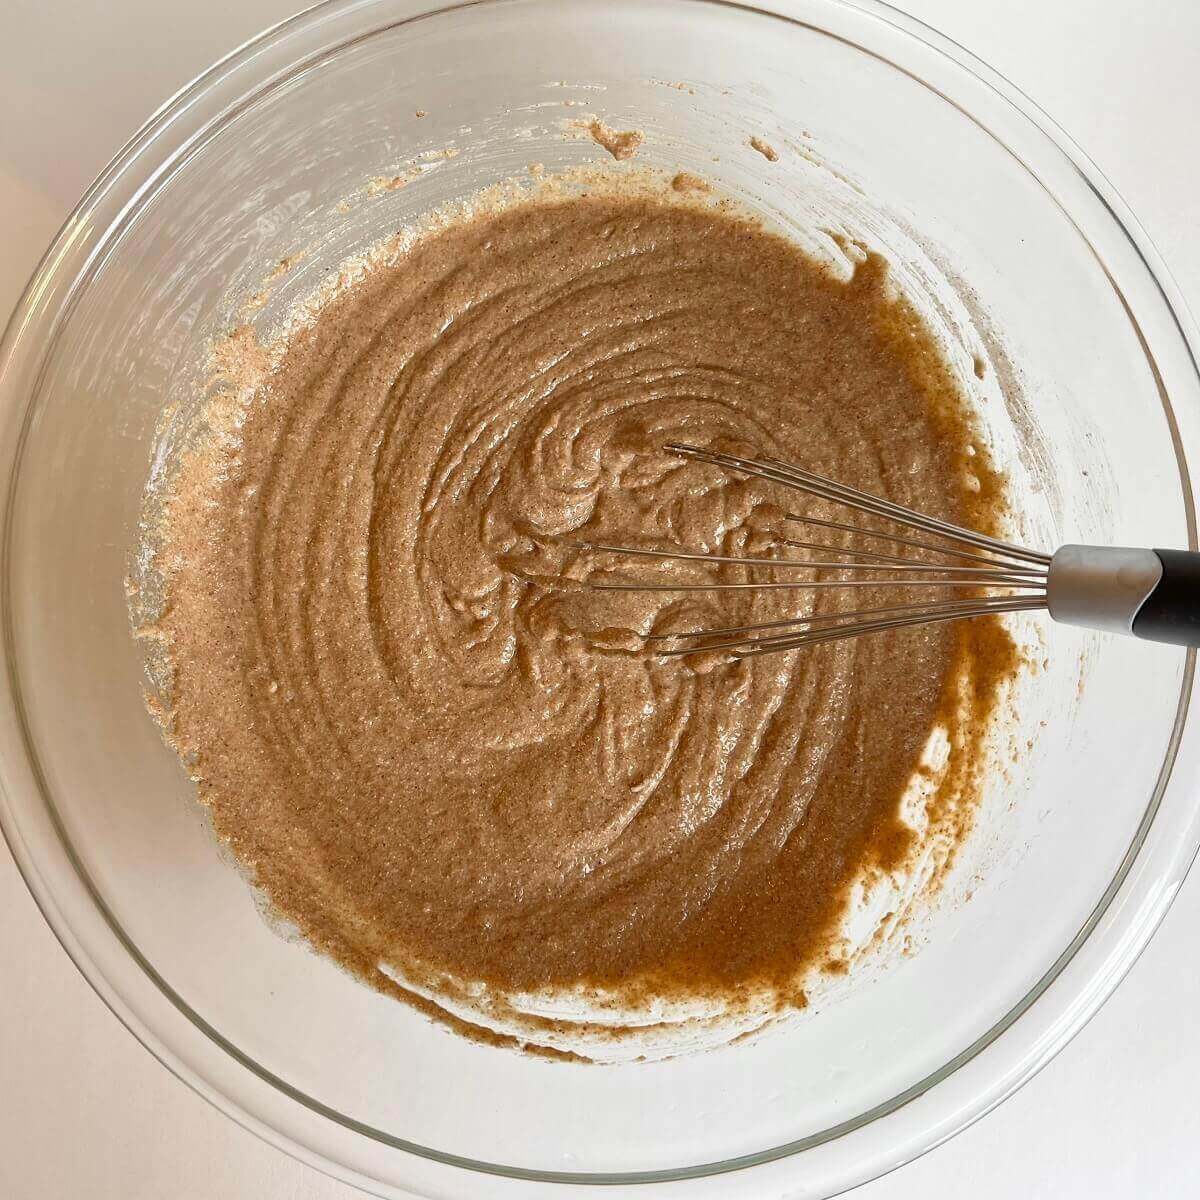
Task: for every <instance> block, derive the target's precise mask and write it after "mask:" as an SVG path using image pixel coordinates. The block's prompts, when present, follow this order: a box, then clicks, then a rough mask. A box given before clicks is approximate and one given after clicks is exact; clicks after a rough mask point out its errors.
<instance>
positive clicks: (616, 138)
mask: <svg viewBox="0 0 1200 1200" xmlns="http://www.w3.org/2000/svg"><path fill="white" fill-rule="evenodd" d="M587 129H588V132H589V133H590V134H591V135H592V141H594V142H595V143H596V145H598V146H603V147H604V149H605V150H607V151H608V152H609V154H611V155H612V156H613V158H615V159H616V160H617V161H618V162H623V161H624V160H625V159H627V158H632V157H633V156H634V155H635V154H636V153H637V152H638V147H639V146H641V144H642V143H643V142H644V141H645V140H646V135H645V134H644V133H642V131H641V130H640V129H626V130H617V129H611V128H609V126H607V125H605V123H604V122H603V121H601V120H600V119H599V118H597V119H596V120H594V121H591V122H589V124H588V127H587Z"/></svg>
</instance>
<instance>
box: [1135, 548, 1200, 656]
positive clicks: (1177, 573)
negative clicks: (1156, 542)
mask: <svg viewBox="0 0 1200 1200" xmlns="http://www.w3.org/2000/svg"><path fill="white" fill-rule="evenodd" d="M1154 553H1155V555H1156V556H1157V558H1158V560H1159V562H1161V563H1162V577H1161V578H1160V579H1159V581H1158V583H1157V584H1156V585H1155V587H1154V590H1153V591H1152V592H1151V593H1150V595H1149V596H1147V597H1146V600H1145V603H1144V604H1143V605H1142V606H1141V608H1139V609H1138V611H1137V616H1135V617H1134V619H1133V636H1134V637H1140V638H1146V639H1147V640H1148V641H1151V642H1170V643H1171V644H1172V645H1173V646H1200V554H1197V553H1196V552H1195V551H1194V550H1155V551H1154Z"/></svg>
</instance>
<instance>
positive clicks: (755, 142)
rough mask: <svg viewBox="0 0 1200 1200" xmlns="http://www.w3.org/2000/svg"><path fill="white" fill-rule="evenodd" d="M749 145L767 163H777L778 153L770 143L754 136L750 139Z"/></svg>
mask: <svg viewBox="0 0 1200 1200" xmlns="http://www.w3.org/2000/svg"><path fill="white" fill-rule="evenodd" d="M750 145H751V146H752V147H753V148H754V149H755V150H757V151H758V152H759V154H761V155H762V156H763V158H765V159H766V160H767V162H778V161H779V151H778V150H776V149H775V147H774V146H772V145H771V143H770V142H768V141H764V140H763V139H762V138H760V137H757V136H755V137H752V138H751V139H750Z"/></svg>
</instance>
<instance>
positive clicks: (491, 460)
mask: <svg viewBox="0 0 1200 1200" xmlns="http://www.w3.org/2000/svg"><path fill="white" fill-rule="evenodd" d="M848 249H849V252H850V253H851V254H852V255H854V256H855V257H857V258H858V259H859V260H861V261H859V264H858V266H857V269H856V270H855V271H854V275H853V279H852V280H851V281H850V282H848V283H847V282H839V281H838V280H836V279H834V278H833V277H832V276H831V275H830V274H829V273H827V272H825V271H823V270H822V269H821V268H820V267H818V266H817V265H816V264H814V263H813V262H811V261H810V260H808V259H807V258H806V257H805V256H804V255H803V254H802V253H800V251H799V250H798V249H796V248H795V247H794V246H793V245H792V244H791V243H789V242H788V241H786V240H785V239H783V238H782V237H780V236H777V235H775V234H773V233H770V232H767V231H765V230H764V229H762V228H760V227H759V226H757V225H755V224H753V223H752V222H750V221H748V220H746V219H743V218H741V217H739V216H737V215H735V214H733V213H731V212H729V211H728V210H727V209H726V208H724V207H722V206H721V205H720V204H719V203H716V202H714V201H712V200H710V199H708V198H707V197H705V196H704V195H703V193H702V192H698V191H695V192H693V191H691V190H689V196H687V197H679V196H678V195H675V194H673V193H671V192H670V189H669V187H668V188H666V189H665V190H664V195H663V196H662V197H661V198H654V197H649V196H646V195H641V196H621V195H616V194H604V193H603V192H597V193H596V194H592V195H582V196H575V197H571V198H564V197H562V196H559V197H558V198H551V199H543V200H530V201H528V202H525V203H519V204H516V205H510V206H508V207H503V208H501V209H500V210H499V211H485V212H482V213H480V214H478V215H476V216H474V217H473V218H471V219H464V220H462V221H459V222H455V223H450V224H449V225H446V226H444V227H442V228H440V229H437V230H434V231H433V232H430V233H427V234H426V235H425V236H423V237H419V238H417V239H416V240H415V241H414V243H413V244H412V246H411V247H410V248H409V249H408V250H407V251H406V252H405V253H404V254H403V255H402V256H400V258H399V259H398V261H395V262H393V263H391V264H389V265H383V266H379V267H377V268H375V269H373V270H369V271H367V272H366V273H365V274H363V275H362V277H361V278H358V279H357V281H353V282H350V283H349V284H348V285H347V286H345V287H344V288H342V289H341V290H340V291H338V292H337V293H336V294H335V295H334V296H333V297H332V299H330V300H329V301H328V302H327V303H325V304H324V305H323V306H322V307H321V309H320V311H319V313H318V314H317V315H316V317H315V319H314V320H313V321H311V322H310V323H308V324H305V325H303V326H302V327H300V328H299V329H298V331H296V332H294V333H293V334H292V335H291V337H290V339H289V341H288V342H287V344H286V346H285V347H283V348H282V350H281V352H280V353H279V355H278V356H277V358H276V359H275V360H272V361H271V363H270V365H268V358H267V355H266V353H265V351H262V350H261V349H260V348H258V347H257V346H256V344H255V343H254V342H253V339H252V338H251V337H250V336H249V334H248V333H243V334H240V335H238V336H236V337H235V338H234V339H233V341H232V343H231V347H227V348H226V353H227V354H233V355H234V356H235V357H236V358H237V359H238V364H237V365H238V366H239V369H243V370H244V369H246V368H247V366H250V367H252V368H253V369H254V370H256V371H258V372H259V377H258V381H257V384H256V385H255V386H254V387H252V388H250V389H247V391H246V393H245V398H244V399H243V400H242V401H240V402H238V403H232V402H231V401H230V399H229V397H228V396H226V397H224V398H219V399H218V400H217V401H215V402H214V403H213V405H212V406H211V407H210V409H209V411H208V412H207V413H206V420H207V423H208V426H209V429H210V432H209V433H207V434H206V435H205V436H202V437H201V438H200V439H199V440H198V442H197V443H196V444H195V446H194V447H193V449H192V450H191V451H190V452H189V453H187V454H186V455H185V456H184V457H183V458H182V461H181V462H180V464H179V466H178V469H177V470H176V472H175V474H174V477H173V481H172V484H171V488H170V492H169V495H168V502H167V507H166V517H165V520H164V522H163V525H162V528H161V531H160V536H161V547H160V561H161V562H162V564H163V575H164V582H165V595H166V600H167V602H166V605H165V607H164V611H163V614H162V616H161V619H160V620H159V622H158V623H157V625H156V627H155V629H154V631H153V632H154V633H155V634H156V635H157V636H158V637H160V638H161V639H162V640H163V645H164V646H165V650H166V655H167V658H168V660H169V662H170V664H171V670H172V679H171V687H170V707H171V711H170V714H169V716H168V717H167V720H166V723H167V728H168V732H169V735H170V737H171V739H172V741H173V743H174V745H175V746H176V747H177V748H178V750H179V751H180V753H181V755H182V756H183V757H184V760H185V762H186V763H187V765H188V769H189V771H190V772H191V773H192V775H193V777H194V778H195V780H196V782H197V784H198V787H199V794H200V796H201V798H202V800H203V801H204V802H205V803H206V804H207V805H208V806H209V807H210V809H211V812H212V817H213V821H214V823H215V826H216V829H217V830H218V832H219V834H220V835H221V836H222V837H223V838H224V839H225V840H226V841H227V842H228V844H229V845H230V846H231V847H232V849H233V851H234V853H235V854H236V856H237V857H238V859H239V860H240V861H241V862H242V863H243V864H244V865H245V866H246V868H247V869H248V871H249V872H250V874H251V875H252V877H253V879H254V881H255V882H256V883H257V885H258V886H259V887H260V888H262V889H263V890H264V891H265V894H266V896H267V897H268V898H269V899H270V901H271V903H272V905H273V906H274V907H275V909H276V910H277V911H278V912H279V914H281V915H282V916H283V917H285V918H287V919H288V920H289V921H291V922H294V923H295V924H296V925H297V926H298V927H299V928H300V930H301V931H302V932H303V933H304V934H305V935H306V936H307V937H308V938H309V939H310V941H311V942H313V943H314V944H315V945H316V946H317V947H319V948H321V949H322V950H324V951H325V952H327V953H329V954H332V955H334V956H336V957H337V958H338V959H339V960H340V961H341V962H343V963H344V964H346V965H348V966H349V967H351V968H352V969H354V970H355V971H357V972H358V973H360V974H361V975H363V976H364V977H365V978H367V979H368V980H370V981H371V982H372V983H374V984H375V985H376V986H380V987H383V988H385V989H389V990H393V991H396V992H397V994H404V995H405V996H406V998H409V999H414V998H415V997H416V995H417V994H418V993H419V994H420V995H421V996H424V997H426V998H427V999H426V1000H425V1001H420V1000H418V1001H417V1002H418V1003H424V1004H426V1006H427V1007H429V1008H431V1010H433V1011H436V1012H437V1013H438V1014H439V1015H442V1016H445V1015H446V1012H445V1010H446V1008H447V1005H446V1003H445V1001H446V998H447V997H457V998H458V999H459V1000H462V998H463V997H475V998H476V1000H478V998H479V997H481V996H487V997H489V998H490V999H488V1001H487V1003H488V1004H491V1005H493V1006H503V1005H504V1004H506V1003H507V1002H508V1000H509V999H511V998H512V997H514V996H517V995H520V994H523V993H529V992H535V993H543V994H548V993H553V992H555V991H556V990H558V991H561V990H564V989H566V990H572V989H573V990H574V991H575V992H579V991H581V990H582V991H584V992H587V991H589V990H590V991H592V992H594V993H595V994H598V995H599V994H602V995H603V996H605V997H606V998H607V1000H606V1002H611V1001H612V999H613V998H614V997H617V998H619V999H620V1000H621V1002H622V1003H624V1004H627V1005H630V1006H634V1007H636V1006H637V1005H639V1004H643V1005H644V1004H647V1003H649V1002H651V1001H653V1000H654V998H660V999H666V1000H668V1001H669V1000H670V999H671V998H679V997H696V996H704V997H719V998H721V999H722V1002H723V1003H726V1004H730V1003H733V1004H736V1003H738V1002H739V998H747V997H750V996H755V997H758V998H759V1000H760V1001H761V998H762V997H763V996H764V995H765V996H769V997H770V998H771V1003H772V1004H773V1005H775V1006H776V1007H787V1006H789V1005H793V1006H794V1005H802V1004H803V1003H804V995H803V988H802V981H803V979H804V976H805V972H806V971H809V970H811V969H813V968H814V967H820V966H821V965H822V964H825V963H827V956H828V954H829V947H830V942H831V939H832V938H833V937H834V936H835V933H836V929H837V925H838V922H839V920H840V918H841V917H842V915H843V914H844V912H845V911H846V906H847V899H848V891H849V888H850V886H851V884H852V883H853V881H854V880H855V879H856V878H859V877H860V876H861V875H862V873H863V872H864V871H870V870H872V869H885V870H886V869H888V868H890V867H894V866H896V865H897V864H900V863H902V862H903V861H904V860H905V857H906V855H907V854H908V853H909V852H910V851H911V850H912V849H913V847H914V844H915V839H916V834H915V833H914V831H913V827H912V824H911V822H910V821H907V820H903V819H902V818H901V809H900V802H901V797H902V795H903V794H904V793H905V789H906V788H907V787H909V785H910V782H911V781H912V779H913V778H914V774H919V767H920V759H921V755H922V752H923V750H924V748H925V746H926V744H927V742H928V741H929V739H930V736H931V731H933V730H934V728H935V727H939V726H940V727H942V728H944V729H945V731H946V734H947V737H948V740H949V744H950V765H949V767H948V769H947V770H946V772H944V773H943V775H942V776H941V777H940V779H941V786H940V788H939V789H937V790H935V792H934V794H932V795H931V796H929V797H928V798H927V802H926V812H925V815H924V818H923V819H924V820H926V821H927V822H928V827H929V828H930V829H937V830H941V831H943V832H944V831H945V830H951V831H952V834H953V835H956V834H957V832H961V830H962V829H963V828H965V825H966V823H967V822H968V819H969V807H970V787H971V785H970V770H971V764H972V762H973V759H974V755H975V751H976V750H977V743H978V739H979V738H981V737H982V734H983V730H984V728H985V726H986V722H987V717H988V715H989V713H990V710H991V706H992V704H993V703H994V698H995V694H996V686H997V684H998V683H999V682H1000V681H1001V680H1003V679H1004V678H1005V677H1006V676H1007V674H1008V673H1010V672H1011V670H1012V665H1013V662H1012V651H1011V646H1010V644H1009V642H1008V640H1007V638H1006V636H1005V635H1004V633H1003V631H1002V630H1001V629H1000V627H999V626H998V625H996V624H994V623H992V622H980V623H974V624H965V625H962V626H958V627H953V626H940V627H930V628H926V629H917V630H908V631H900V632H893V633H889V634H884V635H877V636H872V637H868V638H865V639H860V640H856V641H842V642H836V643H831V644H828V645H824V646H820V647H816V648H812V649H808V650H805V651H799V652H795V651H793V652H790V653H785V654H778V655H767V656H762V657H758V658H751V659H747V660H742V661H738V662H721V661H716V662H714V661H708V660H695V659H690V658H674V659H664V658H658V657H655V656H654V655H653V653H652V652H651V651H650V650H648V649H647V647H646V646H645V645H644V643H643V636H644V635H645V634H647V633H651V632H665V631H669V630H672V629H678V630H685V629H692V628H701V627H706V626H707V627H717V626H722V625H733V624H742V623H744V622H749V621H756V620H770V619H773V618H775V617H780V616H787V615H795V614H798V613H801V612H804V611H807V610H809V609H811V608H812V607H813V606H814V605H816V606H818V607H824V608H829V607H836V606H837V605H838V604H842V605H843V606H847V607H848V606H850V604H851V602H850V601H848V600H844V599H842V600H839V599H838V594H837V593H836V592H835V593H829V592H826V593H820V594H819V599H818V600H816V601H814V600H813V598H812V593H806V592H804V591H802V590H796V591H791V590H782V589H780V590H773V591H766V592H750V591H747V592H736V593H720V592H702V591H694V592H682V593H671V592H647V593H634V592H596V591H592V590H589V589H588V588H587V587H586V586H584V585H585V583H586V582H587V581H589V580H590V581H597V580H600V579H607V580H614V579H615V580H634V579H642V580H647V581H654V582H664V581H679V582H704V581H706V580H707V581H711V580H715V579H723V580H729V581H732V580H736V579H743V580H744V579H748V578H756V579H767V578H772V577H773V576H772V574H771V572H770V571H769V570H768V571H766V572H762V571H760V572H759V573H758V574H757V575H755V576H753V577H752V576H750V575H748V574H747V573H746V572H745V570H744V569H741V568H736V567H724V568H720V569H713V568H710V567H706V566H704V565H703V564H695V563H681V562H656V561H650V560H647V562H646V563H644V564H643V563H641V562H636V563H632V564H631V562H630V561H629V560H617V559H615V558H614V557H613V556H606V555H603V554H601V553H597V552H594V551H590V550H587V549H584V548H581V547H580V546H579V545H578V544H577V543H578V542H581V541H595V542H619V543H622V544H625V545H639V546H646V547H656V548H683V549H687V550H693V551H709V552H714V553H721V554H736V553H742V552H749V553H755V554H762V553H780V554H785V555H790V556H792V557H795V556H797V552H795V551H788V550H787V549H786V547H782V546H780V539H782V538H787V537H803V536H807V535H806V534H803V533H800V532H798V529H797V527H795V526H791V527H789V526H788V525H787V523H786V522H785V521H784V520H783V518H784V516H785V513H786V512H788V511H791V512H796V511H803V512H809V513H815V514H817V515H822V514H823V515H827V516H833V515H839V514H836V513H835V512H834V511H833V510H830V509H823V508H821V506H820V505H819V504H816V502H813V501H811V500H810V501H805V500H804V499H803V498H799V497H794V496H792V495H789V494H788V493H786V492H783V491H781V490H780V489H779V488H777V487H774V486H773V485H771V484H769V483H765V482H763V481H756V480H747V479H743V478H739V477H737V476H735V475H732V474H727V473H725V472H723V471H721V470H720V469H717V468H714V467H712V466H708V465H705V464H702V463H697V462H692V461H684V460H682V459H679V458H677V457H672V456H670V455H667V454H665V453H663V451H662V446H663V445H664V443H667V442H671V441H686V442H689V443H692V444H696V445H701V446H710V447H713V448H717V449H721V450H726V451H730V452H734V453H740V454H750V455H757V456H775V457H778V458H781V459H785V460H788V461H791V462H794V463H797V464H800V465H803V466H805V467H807V468H809V469H812V470H815V471H818V472H821V473H823V474H827V475H831V476H834V477H836V478H839V479H842V480H844V481H846V482H848V483H851V484H853V485H856V486H859V487H862V488H866V489H869V490H871V491H874V492H879V493H882V494H884V495H887V496H889V497H891V498H893V499H895V500H898V501H900V502H901V503H904V504H908V505H912V506H914V507H918V508H921V509H924V510H927V511H930V512H932V513H935V514H938V515H941V516H945V517H947V518H949V519H952V520H955V521H964V522H970V523H973V524H975V525H976V526H978V527H981V528H983V529H985V530H988V529H992V528H994V527H995V524H996V521H997V519H998V511H999V506H1000V499H999V498H1000V484H999V480H998V479H997V477H996V476H995V474H994V473H993V472H992V470H991V468H990V467H989V465H988V460H987V455H986V452H985V451H984V450H982V449H980V448H977V447H973V446H972V445H971V439H972V432H971V426H970V422H969V420H968V418H967V414H966V407H965V404H964V402H963V400H962V397H961V396H960V394H959V392H958V390H957V388H956V386H955V384H954V383H953V381H952V379H951V376H950V374H949V372H948V371H947V369H946V368H945V367H944V366H943V365H942V360H941V358H940V357H939V355H938V353H937V352H936V349H935V348H934V347H933V346H932V345H931V344H930V342H929V339H928V337H927V335H925V333H924V331H923V329H922V328H921V326H920V325H919V324H918V323H917V322H916V321H915V320H914V318H913V317H912V315H911V314H910V313H909V311H908V309H907V308H906V307H905V306H904V305H903V304H902V303H901V302H900V301H898V300H896V299H894V298H891V297H890V292H889V289H888V287H887V266H886V264H885V263H884V262H883V261H882V260H880V259H878V258H876V257H872V256H868V255H864V254H861V253H858V252H857V251H856V250H855V248H853V247H849V248H848ZM797 506H800V507H799V508H798V507H797ZM784 577H787V578H794V577H795V576H794V575H788V576H783V575H780V576H779V578H784ZM868 590H869V591H871V592H874V589H868ZM895 597H896V593H895V592H894V591H892V592H891V593H890V596H887V595H886V594H885V591H884V589H880V591H879V594H878V595H874V594H873V595H871V596H870V597H869V598H866V599H864V597H863V596H862V593H859V594H858V595H856V596H855V597H854V601H853V602H854V603H855V604H858V603H860V602H861V604H862V606H867V605H869V604H871V603H875V602H877V603H887V602H888V599H890V600H891V601H892V602H894V601H895ZM651 645H653V643H652V644H651ZM833 965H834V966H836V965H837V964H833ZM394 981H399V983H397V982H394ZM400 984H402V985H403V987H401V986H400ZM479 1002H480V1003H482V1001H479ZM450 1007H453V1006H450ZM495 1010H496V1011H499V1008H498V1007H496V1009H495ZM522 1020H523V1021H524V1025H523V1026H522V1028H524V1029H525V1031H526V1033H527V1034H528V1039H529V1040H533V1041H537V1040H538V1039H537V1036H536V1030H537V1027H538V1026H539V1024H541V1025H543V1026H545V1025H547V1024H552V1022H548V1021H547V1020H546V1019H543V1018H539V1017H537V1016H526V1017H524V1018H522ZM619 1032H620V1031H619V1030H618V1031H617V1033H619ZM609 1035H610V1036H615V1034H614V1032H613V1031H612V1030H609ZM522 1040H526V1038H525V1037H524V1036H523V1037H522Z"/></svg>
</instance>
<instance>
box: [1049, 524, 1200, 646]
mask: <svg viewBox="0 0 1200 1200" xmlns="http://www.w3.org/2000/svg"><path fill="white" fill-rule="evenodd" d="M1046 601H1047V607H1048V608H1049V610H1050V615H1051V616H1052V617H1053V618H1054V619H1055V620H1056V621H1061V622H1063V623H1064V624H1067V625H1082V626H1085V627H1087V628H1089V629H1103V630H1106V631H1108V632H1110V633H1124V634H1132V635H1133V636H1134V637H1138V638H1144V639H1145V640H1147V641H1151V642H1169V643H1171V644H1172V645H1176V646H1200V554H1198V553H1195V552H1193V551H1188V550H1146V549H1140V548H1134V547H1131V546H1062V547H1060V548H1059V550H1058V552H1057V553H1056V554H1055V555H1054V557H1053V558H1052V559H1051V561H1050V567H1049V569H1048V571H1047V574H1046Z"/></svg>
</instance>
